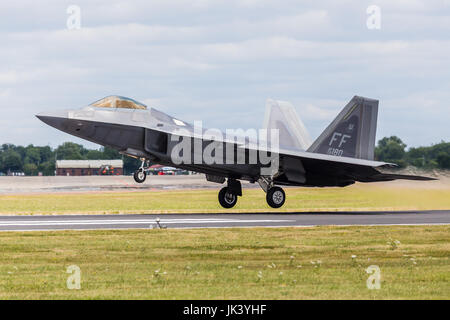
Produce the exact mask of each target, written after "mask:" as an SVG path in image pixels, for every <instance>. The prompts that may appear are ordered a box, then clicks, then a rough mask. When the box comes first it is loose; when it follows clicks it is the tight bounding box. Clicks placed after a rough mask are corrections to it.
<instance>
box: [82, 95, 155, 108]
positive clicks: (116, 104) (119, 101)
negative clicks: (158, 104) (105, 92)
mask: <svg viewBox="0 0 450 320" xmlns="http://www.w3.org/2000/svg"><path fill="white" fill-rule="evenodd" d="M90 106H93V107H99V108H121V109H140V110H147V106H146V105H145V104H143V103H140V102H137V101H136V100H133V99H130V98H126V97H121V96H108V97H105V98H103V99H100V100H98V101H95V102H94V103H91V104H90Z"/></svg>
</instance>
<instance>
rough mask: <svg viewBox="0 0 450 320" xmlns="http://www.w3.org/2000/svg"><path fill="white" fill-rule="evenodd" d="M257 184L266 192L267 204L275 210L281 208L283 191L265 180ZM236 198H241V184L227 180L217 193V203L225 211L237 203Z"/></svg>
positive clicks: (284, 199)
mask: <svg viewBox="0 0 450 320" xmlns="http://www.w3.org/2000/svg"><path fill="white" fill-rule="evenodd" d="M258 183H259V185H260V186H261V188H262V189H263V190H264V191H265V192H266V201H267V204H268V205H269V206H270V207H272V208H275V209H277V208H281V207H282V206H283V204H284V202H285V201H286V194H285V192H284V190H283V189H282V188H280V187H276V186H274V185H273V181H271V180H268V179H267V178H260V179H259V180H258ZM238 196H242V187H241V183H240V182H239V181H237V180H234V179H228V185H227V186H226V187H223V188H222V189H221V190H220V192H219V203H220V205H221V206H222V207H224V208H226V209H230V208H233V207H234V206H235V205H236V203H237V199H238Z"/></svg>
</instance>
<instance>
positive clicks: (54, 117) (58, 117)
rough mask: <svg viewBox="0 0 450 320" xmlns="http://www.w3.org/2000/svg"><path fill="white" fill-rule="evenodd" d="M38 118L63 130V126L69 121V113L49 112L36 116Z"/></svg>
mask: <svg viewBox="0 0 450 320" xmlns="http://www.w3.org/2000/svg"><path fill="white" fill-rule="evenodd" d="M36 118H38V119H39V120H41V121H42V122H44V123H45V124H48V125H49V126H52V127H54V128H57V129H61V126H62V124H63V123H64V122H65V121H66V120H67V118H68V114H67V111H47V112H41V113H39V114H37V115H36Z"/></svg>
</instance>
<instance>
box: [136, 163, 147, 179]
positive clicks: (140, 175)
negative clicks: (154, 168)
mask: <svg viewBox="0 0 450 320" xmlns="http://www.w3.org/2000/svg"><path fill="white" fill-rule="evenodd" d="M148 168H149V162H148V161H147V160H142V163H141V166H140V168H139V169H137V170H136V172H135V173H134V181H136V182H137V183H144V181H145V179H146V178H147V170H148Z"/></svg>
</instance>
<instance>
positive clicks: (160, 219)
mask: <svg viewBox="0 0 450 320" xmlns="http://www.w3.org/2000/svg"><path fill="white" fill-rule="evenodd" d="M433 224H450V210H436V211H397V212H381V211H380V212H320V213H318V212H314V213H308V212H301V213H300V212H299V213H296V212H292V213H245V214H233V213H227V214H130V215H128V214H127V215H39V216H0V231H33V230H48V231H51V230H99V229H153V228H168V229H186V228H234V227H308V226H323V225H336V226H350V225H365V226H367V225H433Z"/></svg>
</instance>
